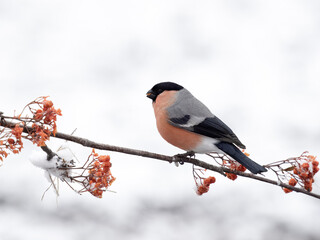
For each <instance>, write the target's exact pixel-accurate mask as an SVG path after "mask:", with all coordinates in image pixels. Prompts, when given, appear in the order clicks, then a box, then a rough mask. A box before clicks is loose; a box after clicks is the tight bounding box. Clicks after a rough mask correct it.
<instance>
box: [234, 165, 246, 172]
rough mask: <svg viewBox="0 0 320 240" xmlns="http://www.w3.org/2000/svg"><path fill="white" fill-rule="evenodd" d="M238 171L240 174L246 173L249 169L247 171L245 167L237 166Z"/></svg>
mask: <svg viewBox="0 0 320 240" xmlns="http://www.w3.org/2000/svg"><path fill="white" fill-rule="evenodd" d="M236 170H237V171H239V172H245V171H246V170H247V169H246V167H245V166H243V165H239V166H237V168H236Z"/></svg>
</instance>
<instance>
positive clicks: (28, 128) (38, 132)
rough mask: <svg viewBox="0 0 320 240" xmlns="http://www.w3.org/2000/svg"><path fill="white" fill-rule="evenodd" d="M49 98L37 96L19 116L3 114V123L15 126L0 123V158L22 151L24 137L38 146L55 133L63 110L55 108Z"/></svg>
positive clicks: (42, 144)
mask: <svg viewBox="0 0 320 240" xmlns="http://www.w3.org/2000/svg"><path fill="white" fill-rule="evenodd" d="M47 98H48V97H39V98H37V99H36V100H34V101H32V102H31V103H29V104H27V105H26V106H25V107H24V109H23V111H22V112H21V114H19V115H17V116H14V117H6V116H3V115H1V123H9V124H10V126H14V127H11V128H12V129H10V128H8V127H7V128H6V127H2V126H1V124H0V160H3V158H5V157H7V156H8V154H9V153H10V152H12V153H14V154H16V153H19V152H20V151H21V149H22V148H23V142H22V138H25V139H28V140H30V141H32V142H33V143H34V144H36V145H37V146H44V145H45V141H47V140H49V138H50V135H51V134H53V135H55V133H56V132H57V125H56V121H57V116H61V110H60V109H55V108H54V106H53V103H52V101H50V100H47ZM25 110H29V114H30V113H31V114H32V117H29V116H28V112H27V113H25ZM7 121H8V122H7ZM12 123H13V124H12Z"/></svg>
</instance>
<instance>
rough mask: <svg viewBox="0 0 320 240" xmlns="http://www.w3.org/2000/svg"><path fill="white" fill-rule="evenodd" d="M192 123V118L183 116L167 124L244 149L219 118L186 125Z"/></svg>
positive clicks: (172, 119)
mask: <svg viewBox="0 0 320 240" xmlns="http://www.w3.org/2000/svg"><path fill="white" fill-rule="evenodd" d="M190 122H192V117H191V118H190V115H185V116H183V117H181V118H171V119H170V120H169V123H170V124H172V125H174V126H176V127H179V128H183V129H186V130H188V131H191V132H194V133H197V134H200V135H204V136H207V137H211V138H215V139H217V140H220V141H223V142H229V143H234V144H236V145H237V146H239V147H240V148H243V149H245V148H246V147H245V145H243V144H242V143H241V142H240V140H239V139H238V137H237V136H236V135H235V134H234V133H233V131H232V130H231V129H230V128H229V127H228V126H227V125H226V124H225V123H224V122H222V121H221V120H220V119H219V118H217V117H215V116H214V117H208V118H204V119H203V120H202V121H201V122H200V123H197V124H194V125H190V124H188V123H190Z"/></svg>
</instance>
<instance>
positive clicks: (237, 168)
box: [222, 152, 249, 181]
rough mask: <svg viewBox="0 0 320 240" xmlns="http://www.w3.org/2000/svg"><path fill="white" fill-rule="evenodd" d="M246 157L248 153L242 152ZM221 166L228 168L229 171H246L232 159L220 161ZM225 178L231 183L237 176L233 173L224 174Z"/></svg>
mask: <svg viewBox="0 0 320 240" xmlns="http://www.w3.org/2000/svg"><path fill="white" fill-rule="evenodd" d="M244 154H245V155H246V156H249V153H246V152H244ZM222 166H224V167H227V168H230V169H231V170H235V171H239V172H245V171H246V170H247V169H246V168H245V167H244V166H243V165H241V164H240V163H238V162H236V161H234V160H233V159H230V158H228V159H227V160H226V159H224V160H223V161H222ZM226 176H227V178H229V179H231V180H232V181H234V180H236V179H237V177H238V176H237V175H236V174H234V173H226Z"/></svg>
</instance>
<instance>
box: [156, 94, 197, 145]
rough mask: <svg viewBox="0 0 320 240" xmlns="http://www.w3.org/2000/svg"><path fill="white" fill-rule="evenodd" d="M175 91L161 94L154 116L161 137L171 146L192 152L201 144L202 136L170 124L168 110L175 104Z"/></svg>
mask: <svg viewBox="0 0 320 240" xmlns="http://www.w3.org/2000/svg"><path fill="white" fill-rule="evenodd" d="M175 96H176V92H175V91H165V92H163V93H161V94H160V95H159V96H158V97H157V99H156V101H155V102H154V103H153V109H154V114H155V117H156V121H157V128H158V131H159V133H160V135H161V136H162V137H163V138H164V139H165V140H166V141H167V142H169V143H170V144H172V145H174V146H176V147H178V148H181V149H183V150H186V151H191V150H193V149H195V148H196V146H197V145H198V144H199V143H200V142H201V136H200V135H198V134H196V133H193V132H190V131H187V130H184V129H181V128H178V127H174V126H172V125H171V124H169V123H168V112H167V110H166V109H167V108H168V107H169V106H171V105H172V104H173V103H174V102H175Z"/></svg>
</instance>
